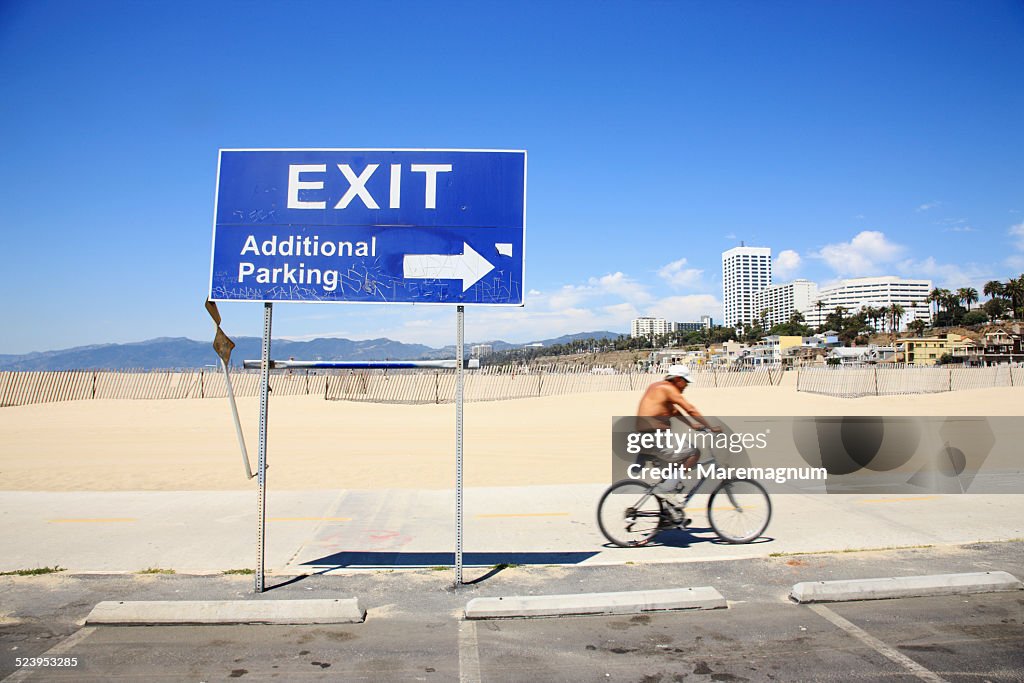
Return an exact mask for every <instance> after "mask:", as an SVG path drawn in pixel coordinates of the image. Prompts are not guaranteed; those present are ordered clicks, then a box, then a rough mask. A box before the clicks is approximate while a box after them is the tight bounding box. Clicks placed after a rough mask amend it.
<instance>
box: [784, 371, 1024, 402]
mask: <svg viewBox="0 0 1024 683" xmlns="http://www.w3.org/2000/svg"><path fill="white" fill-rule="evenodd" d="M795 372H796V373H797V378H796V389H797V391H806V392H809V393H814V394H825V395H828V396H838V397H842V398H858V397H860V396H902V395H910V394H932V393H939V392H945V391H962V390H965V389H985V388H988V387H1013V386H1016V387H1021V386H1024V367H1013V366H1010V365H996V366H990V367H980V368H965V367H929V366H924V367H921V366H913V365H903V364H899V365H874V366H861V367H842V366H825V367H815V368H799V369H798V370H796V371H795Z"/></svg>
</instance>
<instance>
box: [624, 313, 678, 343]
mask: <svg viewBox="0 0 1024 683" xmlns="http://www.w3.org/2000/svg"><path fill="white" fill-rule="evenodd" d="M671 331H672V323H670V322H669V321H667V320H665V319H664V318H647V317H645V318H634V319H633V322H632V323H631V324H630V326H629V336H630V337H632V338H634V339H636V338H637V337H654V336H657V335H659V334H668V333H669V332H671Z"/></svg>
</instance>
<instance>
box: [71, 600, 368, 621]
mask: <svg viewBox="0 0 1024 683" xmlns="http://www.w3.org/2000/svg"><path fill="white" fill-rule="evenodd" d="M365 618H366V610H365V609H363V608H362V607H361V606H360V605H359V600H358V598H349V599H341V600H150V601H133V602H129V601H105V602H101V603H98V604H97V605H96V606H95V607H94V608H93V609H92V612H90V613H89V616H88V617H86V618H85V625H86V626H98V625H104V626H157V625H164V626H166V625H176V624H181V625H184V624H355V623H361V622H362V621H363V620H364V619H365Z"/></svg>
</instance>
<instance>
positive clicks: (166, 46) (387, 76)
mask: <svg viewBox="0 0 1024 683" xmlns="http://www.w3.org/2000/svg"><path fill="white" fill-rule="evenodd" d="M1022 74H1024V4H1022V3H1020V2H999V1H996V0H992V1H987V2H981V3H968V2H934V1H929V2H899V3H891V2H856V3H853V2H850V3H834V2H806V3H804V2H777V3H761V2H707V3H697V2H629V3H626V2H594V3H584V2H515V3H512V2H509V3H499V2H411V1H409V2H386V1H385V2H373V3H364V2H359V3H356V2H311V1H299V2H276V3H269V2H181V1H175V2H159V1H150V2H109V1H103V0H93V1H90V2H55V1H50V0H31V1H24V2H21V1H18V0H14V1H11V0H8V1H7V2H4V3H2V4H0V82H3V83H4V97H3V98H2V100H0V145H2V150H3V152H2V154H0V187H2V188H3V191H2V196H3V200H2V201H0V231H2V235H3V250H4V251H3V253H4V255H5V258H4V259H3V269H2V272H3V279H2V282H3V287H4V290H5V297H4V300H5V303H4V306H3V309H4V312H5V315H4V317H5V318H6V320H5V321H4V325H3V328H4V330H5V331H4V333H3V334H2V335H0V353H24V352H28V351H38V350H47V349H56V348H65V347H70V346H77V345H82V344H94V343H106V342H130V341H139V340H143V339H148V338H151V337H157V336H187V337H191V338H194V339H205V338H207V337H210V336H211V332H212V326H211V324H210V321H209V319H208V318H207V317H206V313H205V311H204V310H203V308H202V302H203V300H204V298H205V296H206V294H207V287H208V284H209V264H210V236H211V231H212V219H213V201H214V191H215V187H214V185H215V177H216V163H217V150H218V149H219V148H253V147H255V148H258V147H307V148H318V147H385V148H386V147H413V148H419V147H423V148H460V149H465V148H487V149H525V150H527V151H528V153H529V187H528V208H527V232H526V239H527V289H528V290H530V294H529V295H528V297H527V304H526V306H525V307H524V308H522V309H512V310H510V309H493V308H486V309H485V308H471V309H469V311H468V312H467V316H466V318H467V320H466V326H467V329H466V334H467V338H468V339H470V340H474V341H475V340H486V339H498V338H501V339H506V340H509V341H522V342H525V341H530V340H532V339H538V338H544V337H552V336H557V335H559V334H564V333H570V332H580V331H588V330H598V329H611V330H622V331H625V330H627V329H628V325H629V320H630V319H631V318H632V317H634V316H636V315H639V314H649V315H657V316H661V317H667V318H670V319H676V320H691V319H696V318H697V317H698V316H699V315H701V314H705V313H710V314H712V315H713V316H714V317H715V319H716V320H720V319H721V317H722V313H721V297H722V293H721V261H720V258H721V256H720V255H721V252H722V251H723V250H725V249H727V248H729V247H732V246H736V245H738V244H739V242H740V240H744V241H745V242H746V243H747V244H748V245H754V246H770V247H772V250H773V254H774V255H775V256H776V257H778V258H780V261H779V263H778V264H777V269H776V275H777V277H776V280H777V281H785V280H786V279H791V278H793V277H808V278H810V279H813V280H816V281H818V282H819V283H826V282H829V281H833V280H835V279H836V278H839V277H850V276H857V275H872V274H894V275H904V276H915V277H928V278H931V279H933V280H934V281H935V283H936V285H939V286H948V287H959V286H966V285H972V286H975V287H977V288H978V289H979V290H980V288H981V284H983V283H984V282H985V281H987V280H989V279H993V278H998V279H1003V280H1005V279H1006V278H1008V277H1011V276H1013V277H1016V276H1018V275H1020V274H1021V273H1022V272H1024V163H1022V159H1024V154H1022V153H1024V126H1022V125H1021V123H1020V122H1021V120H1022V118H1024V114H1022V112H1024V87H1022V86H1024V76H1022ZM783 252H785V254H783ZM778 266H781V268H780V267H778ZM221 310H222V313H223V315H224V328H225V330H226V331H227V332H228V333H229V334H232V335H236V336H238V335H259V334H260V330H261V328H262V307H261V306H260V305H259V304H255V303H249V304H243V303H237V304H230V305H229V304H222V306H221ZM454 318H455V314H454V311H453V310H452V309H449V308H439V307H423V306H415V307H410V306H346V305H336V304H335V305H289V304H279V305H277V306H275V315H274V332H275V336H282V337H290V338H299V339H302V338H312V337H317V336H345V337H349V338H355V339H364V338H372V337H378V336H388V337H391V338H394V339H399V340H402V341H408V342H420V343H426V344H431V345H438V346H439V345H442V344H446V343H451V342H452V341H453V340H454Z"/></svg>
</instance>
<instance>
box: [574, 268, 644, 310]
mask: <svg viewBox="0 0 1024 683" xmlns="http://www.w3.org/2000/svg"><path fill="white" fill-rule="evenodd" d="M587 284H588V285H589V286H590V287H591V288H593V289H594V290H595V291H596V293H597V294H616V295H618V296H621V297H622V298H624V299H626V300H628V301H631V302H635V303H644V302H647V301H650V300H651V299H652V298H653V297H652V296H651V294H650V293H649V292H648V291H647V287H645V286H644V285H642V284H640V283H639V282H637V281H636V280H633V279H632V278H630V277H629V276H627V275H624V274H623V273H610V274H608V275H602V276H601V277H599V278H593V277H592V278H590V279H589V280H588V281H587Z"/></svg>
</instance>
